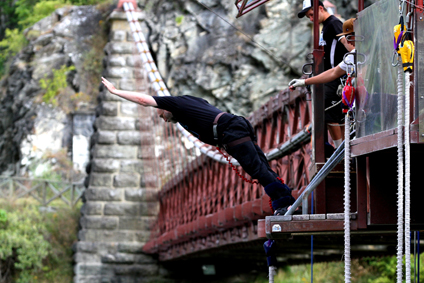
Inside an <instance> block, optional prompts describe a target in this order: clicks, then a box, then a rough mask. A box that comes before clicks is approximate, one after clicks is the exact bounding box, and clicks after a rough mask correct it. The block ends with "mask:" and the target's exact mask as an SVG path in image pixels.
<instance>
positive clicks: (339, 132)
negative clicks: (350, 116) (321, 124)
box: [327, 124, 344, 148]
mask: <svg viewBox="0 0 424 283" xmlns="http://www.w3.org/2000/svg"><path fill="white" fill-rule="evenodd" d="M327 128H328V131H329V132H330V136H331V138H332V139H333V141H334V145H335V147H336V148H337V147H339V145H340V144H341V143H342V141H343V139H344V126H339V125H334V124H327Z"/></svg>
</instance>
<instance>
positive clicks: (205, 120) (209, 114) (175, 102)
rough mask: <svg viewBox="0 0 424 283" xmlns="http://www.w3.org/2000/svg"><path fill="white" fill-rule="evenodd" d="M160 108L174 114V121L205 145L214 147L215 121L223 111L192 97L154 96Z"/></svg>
mask: <svg viewBox="0 0 424 283" xmlns="http://www.w3.org/2000/svg"><path fill="white" fill-rule="evenodd" d="M153 98H154V99H155V101H156V103H157V105H158V108H159V109H164V110H167V111H169V112H171V113H172V115H173V116H174V119H175V120H176V121H178V123H180V125H181V126H183V127H184V128H185V129H186V130H188V131H189V132H190V133H192V134H193V135H194V136H195V137H197V138H198V139H199V140H201V141H202V142H204V143H207V144H211V145H214V144H216V142H215V141H214V139H213V121H214V120H215V117H216V115H218V114H219V113H221V112H222V111H221V110H219V109H218V108H216V107H215V106H213V105H211V104H209V102H207V101H206V100H204V99H202V98H199V97H194V96H190V95H183V96H153Z"/></svg>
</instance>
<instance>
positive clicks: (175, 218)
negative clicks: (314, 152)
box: [144, 90, 312, 253]
mask: <svg viewBox="0 0 424 283" xmlns="http://www.w3.org/2000/svg"><path fill="white" fill-rule="evenodd" d="M307 96H308V94H307V93H306V91H305V90H302V91H297V90H296V91H293V92H289V91H288V90H286V91H283V92H281V93H280V94H278V95H277V96H276V97H274V98H272V99H270V100H269V101H268V102H267V103H266V104H264V105H263V106H262V107H261V108H260V109H259V110H258V111H256V112H254V113H253V114H252V115H251V116H250V117H249V120H250V122H251V123H252V125H253V127H254V129H255V132H256V135H257V137H258V144H259V146H260V147H261V148H262V149H263V151H264V152H265V153H267V152H270V151H272V150H275V149H276V148H278V147H279V146H281V145H283V144H287V142H290V141H291V139H292V138H293V137H294V136H295V135H296V134H298V133H300V132H302V131H304V130H305V129H308V128H309V124H310V123H311V117H312V113H311V112H312V109H311V105H310V99H307ZM287 153H288V154H286V155H284V156H279V157H278V158H277V159H275V160H271V161H270V166H271V168H272V169H273V170H275V171H276V172H277V173H278V174H279V176H280V177H281V178H283V179H284V180H285V182H286V184H287V185H288V186H289V187H291V188H292V189H293V193H292V194H293V195H294V197H297V195H299V194H300V193H301V192H302V190H303V189H304V188H305V187H306V186H307V184H308V183H309V180H310V178H309V170H308V167H309V164H310V162H311V146H310V144H309V143H308V142H303V143H302V144H300V145H299V146H297V147H294V149H293V150H292V152H287ZM236 168H237V170H238V171H239V172H240V174H241V175H242V176H244V177H245V178H246V179H248V180H250V176H249V175H247V174H246V173H245V172H244V171H243V170H242V168H241V167H240V166H236ZM159 199H160V212H159V216H158V220H157V223H155V224H154V226H153V232H152V236H151V240H150V241H149V242H148V243H147V244H146V245H145V247H144V250H145V251H146V252H152V253H155V252H159V251H166V250H167V249H168V248H169V247H170V246H172V245H176V244H178V243H182V242H187V241H189V240H190V239H192V238H195V237H199V236H202V235H203V236H206V235H208V234H210V233H213V232H214V231H222V230H225V229H229V228H232V227H236V226H239V225H243V224H245V223H246V222H252V221H256V220H257V219H259V218H264V217H265V216H267V215H270V214H271V213H272V211H271V208H270V206H269V197H268V196H267V195H266V194H265V193H264V190H263V188H262V186H260V185H258V184H252V183H249V182H246V181H243V180H242V179H241V178H239V176H238V175H237V174H236V173H235V172H234V171H233V169H232V168H231V167H230V166H229V165H228V164H224V163H221V162H216V161H214V160H212V159H211V158H208V157H206V156H205V155H200V156H199V157H197V158H195V159H194V160H192V161H190V162H187V163H186V166H184V168H183V169H182V170H179V171H178V174H177V175H175V176H173V177H172V178H170V179H169V181H168V182H167V183H166V184H165V185H164V186H163V187H162V190H161V191H160V193H159Z"/></svg>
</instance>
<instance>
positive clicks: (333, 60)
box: [319, 15, 348, 95]
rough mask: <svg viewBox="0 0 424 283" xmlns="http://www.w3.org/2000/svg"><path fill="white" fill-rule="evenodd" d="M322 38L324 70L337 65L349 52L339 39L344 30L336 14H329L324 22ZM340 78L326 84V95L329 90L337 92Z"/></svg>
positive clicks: (320, 43)
mask: <svg viewBox="0 0 424 283" xmlns="http://www.w3.org/2000/svg"><path fill="white" fill-rule="evenodd" d="M322 24H323V27H322V31H321V39H320V42H319V45H321V46H324V71H326V70H329V69H331V68H333V67H336V66H337V65H338V64H339V63H340V62H341V61H342V60H343V56H344V55H345V54H346V53H347V52H348V51H347V49H346V48H345V47H344V45H343V44H342V43H341V42H340V41H339V38H340V36H337V34H340V33H342V32H343V23H342V22H341V21H340V20H339V19H338V18H336V17H335V16H333V15H331V16H329V17H328V18H327V19H326V20H325V21H324V22H323V23H322ZM339 84H340V80H339V79H336V80H334V81H332V82H329V83H326V84H325V89H326V91H325V92H326V95H327V93H328V92H330V93H331V92H334V94H335V92H336V90H337V87H338V85H339Z"/></svg>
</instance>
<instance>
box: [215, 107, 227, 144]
mask: <svg viewBox="0 0 424 283" xmlns="http://www.w3.org/2000/svg"><path fill="white" fill-rule="evenodd" d="M225 113H226V112H221V113H219V114H218V115H216V117H215V120H213V139H214V140H215V141H216V142H218V120H219V118H220V117H221V116H222V115H224V114H225Z"/></svg>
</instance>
